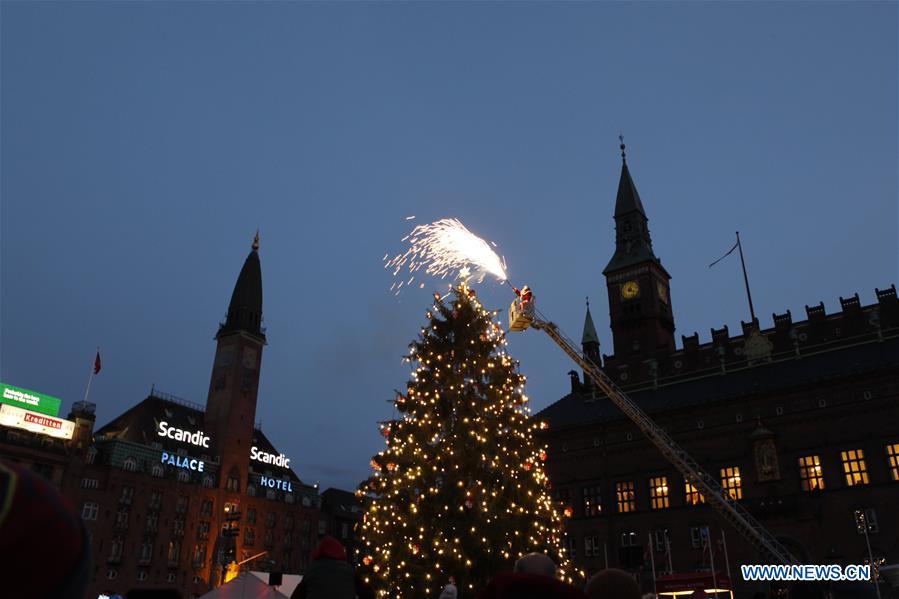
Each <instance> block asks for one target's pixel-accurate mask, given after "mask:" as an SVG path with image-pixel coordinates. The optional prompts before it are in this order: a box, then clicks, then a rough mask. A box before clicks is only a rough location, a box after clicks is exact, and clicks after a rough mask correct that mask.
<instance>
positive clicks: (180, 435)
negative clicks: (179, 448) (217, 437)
mask: <svg viewBox="0 0 899 599" xmlns="http://www.w3.org/2000/svg"><path fill="white" fill-rule="evenodd" d="M156 434H157V435H159V436H160V437H168V438H169V439H174V440H175V441H183V442H185V443H190V444H191V445H196V446H197V447H206V448H208V447H209V437H207V436H206V433H204V432H203V431H194V432H190V431H185V430H181V429H180V428H175V427H174V426H169V423H168V422H165V421H162V422H160V423H159V426H158V428H157V430H156Z"/></svg>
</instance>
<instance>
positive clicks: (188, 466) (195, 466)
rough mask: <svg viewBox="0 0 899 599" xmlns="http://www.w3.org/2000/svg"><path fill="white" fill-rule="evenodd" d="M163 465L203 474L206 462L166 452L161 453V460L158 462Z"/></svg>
mask: <svg viewBox="0 0 899 599" xmlns="http://www.w3.org/2000/svg"><path fill="white" fill-rule="evenodd" d="M160 462H162V463H163V464H168V465H169V466H175V467H176V468H184V469H185V470H193V471H194V472H203V469H204V468H205V467H206V462H204V461H203V460H198V459H197V458H189V457H187V456H181V455H177V454H174V453H169V452H167V451H163V452H162V459H161V460H160Z"/></svg>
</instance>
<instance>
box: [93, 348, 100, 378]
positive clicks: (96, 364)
mask: <svg viewBox="0 0 899 599" xmlns="http://www.w3.org/2000/svg"><path fill="white" fill-rule="evenodd" d="M99 372H100V350H99V349H98V350H97V357H96V358H95V359H94V374H97V373H99Z"/></svg>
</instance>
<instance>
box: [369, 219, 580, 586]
mask: <svg viewBox="0 0 899 599" xmlns="http://www.w3.org/2000/svg"><path fill="white" fill-rule="evenodd" d="M459 224H461V223H459ZM466 231H467V230H466ZM469 235H470V233H469ZM487 249H488V251H490V250H489V247H488V248H487ZM491 254H492V251H491ZM409 259H410V258H408V257H407V260H409ZM497 263H498V260H497ZM444 264H449V262H445V263H444ZM465 266H466V265H465V264H462V265H461V266H459V265H458V264H457V267H458V268H464V267H465ZM494 274H496V273H494ZM502 276H503V278H504V276H505V273H504V272H502ZM495 316H496V312H495V311H491V310H487V309H486V308H484V306H483V305H481V303H480V301H479V300H478V298H477V296H476V294H475V292H474V290H473V289H471V288H470V287H469V286H468V285H467V284H466V283H462V284H461V285H459V286H458V287H455V288H454V289H453V290H452V292H451V293H450V294H448V295H447V296H446V297H443V298H441V297H439V296H435V300H434V305H433V307H432V308H431V310H430V311H429V312H428V314H427V318H428V323H427V326H425V327H423V328H422V329H421V333H420V336H419V338H418V339H417V340H416V341H415V342H413V343H412V344H411V346H410V352H409V355H408V356H407V357H406V360H407V361H408V363H409V364H410V365H411V367H412V373H411V376H410V380H409V382H408V383H407V385H406V389H405V392H404V393H402V394H401V395H399V396H398V397H397V401H396V402H395V406H396V409H397V411H398V412H399V413H400V418H398V419H397V420H396V421H395V422H392V423H384V424H383V425H382V428H381V431H382V433H383V434H384V435H385V441H386V449H385V450H383V451H381V452H379V453H378V454H377V455H375V456H374V457H373V458H372V467H373V473H372V476H371V477H369V479H368V480H366V481H365V482H364V483H363V484H362V485H361V486H360V488H359V491H358V494H359V496H360V497H364V498H365V504H366V510H365V514H364V518H363V522H362V525H361V535H360V536H361V539H362V547H363V549H362V551H361V552H360V554H361V555H360V559H361V564H360V567H361V568H362V570H363V572H364V573H365V576H366V577H367V578H368V579H369V581H370V582H371V583H372V584H373V586H374V588H375V589H376V590H377V593H378V596H379V597H381V598H385V599H386V598H388V597H389V598H394V597H396V598H397V599H402V598H415V597H429V596H434V595H435V594H437V593H439V590H440V588H442V586H443V585H444V584H446V582H447V581H448V580H449V577H450V576H451V575H452V576H455V577H456V580H457V584H458V585H459V587H460V588H461V589H463V590H466V591H469V592H475V591H477V590H479V589H480V588H482V587H483V586H484V585H485V584H486V582H487V580H488V579H489V578H490V577H491V576H493V575H494V574H496V573H497V572H500V571H503V570H508V569H511V568H512V566H513V564H514V561H515V560H516V559H517V558H518V557H520V556H522V555H524V554H526V553H528V552H531V551H540V552H543V553H546V554H548V555H550V556H551V557H553V559H554V560H555V561H556V562H557V563H559V564H560V572H561V575H562V577H564V578H568V579H570V567H569V563H568V560H567V558H566V556H565V554H564V551H563V549H562V547H561V537H562V534H561V526H562V520H563V517H564V515H563V514H562V513H561V511H560V510H559V509H558V508H557V506H556V504H555V502H553V501H552V500H551V499H550V497H549V495H548V479H547V477H546V473H545V471H544V470H543V463H544V461H545V459H546V447H544V446H542V445H540V444H539V443H538V442H537V440H536V439H535V437H534V433H535V432H536V431H537V430H539V429H540V428H541V427H542V424H541V423H539V422H536V421H532V420H531V419H530V418H529V411H528V408H527V406H526V402H527V396H526V395H525V393H524V385H525V378H524V376H523V375H521V374H520V373H518V371H517V368H518V364H517V362H515V361H514V360H512V359H511V358H510V357H509V356H508V355H507V354H506V339H505V335H504V334H503V332H502V329H501V328H500V327H498V326H497V325H496V323H495V322H494V321H493V318H494V317H495ZM400 398H402V401H400Z"/></svg>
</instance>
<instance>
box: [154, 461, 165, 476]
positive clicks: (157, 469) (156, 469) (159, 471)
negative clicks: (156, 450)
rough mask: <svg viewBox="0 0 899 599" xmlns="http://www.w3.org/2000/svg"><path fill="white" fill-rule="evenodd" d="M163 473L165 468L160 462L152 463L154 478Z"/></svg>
mask: <svg viewBox="0 0 899 599" xmlns="http://www.w3.org/2000/svg"><path fill="white" fill-rule="evenodd" d="M163 474H165V470H163V468H162V464H154V465H153V476H155V477H156V478H162V475H163Z"/></svg>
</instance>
